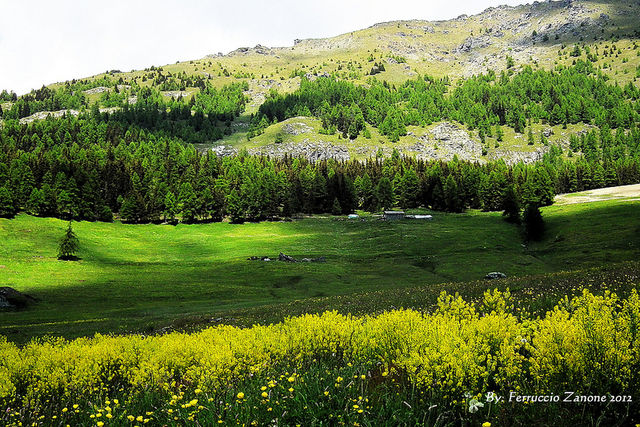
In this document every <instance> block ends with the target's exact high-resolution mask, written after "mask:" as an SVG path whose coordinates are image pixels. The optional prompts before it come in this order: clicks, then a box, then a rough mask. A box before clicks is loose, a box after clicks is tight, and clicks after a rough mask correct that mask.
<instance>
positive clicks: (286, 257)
mask: <svg viewBox="0 0 640 427" xmlns="http://www.w3.org/2000/svg"><path fill="white" fill-rule="evenodd" d="M278 261H284V262H298V261H297V260H296V259H295V258H294V257H291V256H289V255H285V254H283V253H282V252H280V255H278Z"/></svg>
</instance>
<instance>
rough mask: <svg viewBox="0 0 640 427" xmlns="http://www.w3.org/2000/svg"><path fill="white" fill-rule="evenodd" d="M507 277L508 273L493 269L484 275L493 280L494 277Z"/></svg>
mask: <svg viewBox="0 0 640 427" xmlns="http://www.w3.org/2000/svg"><path fill="white" fill-rule="evenodd" d="M506 277H507V275H506V274H504V273H501V272H499V271H492V272H491V273H488V274H487V275H486V276H484V278H485V279H489V280H493V279H505V278H506Z"/></svg>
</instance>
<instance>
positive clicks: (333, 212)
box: [331, 197, 342, 215]
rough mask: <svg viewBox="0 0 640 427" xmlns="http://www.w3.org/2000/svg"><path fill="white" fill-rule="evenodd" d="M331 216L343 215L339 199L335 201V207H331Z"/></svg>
mask: <svg viewBox="0 0 640 427" xmlns="http://www.w3.org/2000/svg"><path fill="white" fill-rule="evenodd" d="M331 215H342V206H340V202H339V201H338V198H337V197H335V198H334V199H333V206H332V207H331Z"/></svg>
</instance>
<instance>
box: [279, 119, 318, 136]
mask: <svg viewBox="0 0 640 427" xmlns="http://www.w3.org/2000/svg"><path fill="white" fill-rule="evenodd" d="M282 131H283V132H284V133H286V134H289V135H301V134H303V133H309V132H312V131H313V128H312V127H311V126H309V125H307V124H306V123H303V122H292V123H285V124H284V125H283V126H282Z"/></svg>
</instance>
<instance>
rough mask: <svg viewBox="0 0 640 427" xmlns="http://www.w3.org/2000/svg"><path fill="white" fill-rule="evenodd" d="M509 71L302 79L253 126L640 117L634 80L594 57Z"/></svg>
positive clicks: (349, 130) (346, 128)
mask: <svg viewBox="0 0 640 427" xmlns="http://www.w3.org/2000/svg"><path fill="white" fill-rule="evenodd" d="M509 74H510V73H509V72H502V74H501V75H500V76H496V75H495V73H493V72H490V73H488V74H482V75H479V76H474V77H471V78H469V79H464V80H461V81H459V82H458V84H457V85H455V87H452V84H451V83H450V82H449V79H448V78H443V79H434V78H431V77H428V76H424V77H422V78H417V79H413V80H408V81H406V82H405V83H403V84H402V85H400V86H399V87H395V86H390V85H389V84H388V83H387V82H386V81H382V82H380V81H378V80H376V79H375V78H374V77H372V78H370V79H369V84H368V86H367V87H365V86H357V85H354V84H353V83H350V82H347V81H338V80H335V79H333V78H318V79H316V80H314V81H308V80H304V79H303V81H302V84H301V86H300V89H299V90H297V91H296V92H294V93H292V94H287V95H281V94H278V93H273V94H272V96H271V97H270V98H269V99H267V100H266V102H265V103H264V104H262V105H261V107H260V110H259V114H258V115H256V117H255V118H254V123H253V128H254V133H260V131H261V129H263V128H264V127H265V125H268V124H269V123H270V122H272V121H273V120H277V121H282V120H284V119H287V118H290V117H295V116H310V115H314V116H317V117H319V118H320V119H321V120H322V123H323V126H324V128H325V130H326V131H328V132H329V133H333V132H335V131H336V130H337V131H339V132H341V133H342V134H343V136H344V137H345V138H347V137H349V138H351V139H353V138H355V137H357V136H358V134H359V133H360V132H362V131H364V130H365V123H368V124H370V125H371V126H374V127H376V128H378V129H379V130H380V132H381V133H382V134H383V135H387V136H388V137H389V138H390V139H391V141H397V140H398V139H399V137H400V136H403V135H405V134H406V128H405V126H408V125H416V126H427V125H429V124H431V123H433V122H437V121H440V120H445V119H447V120H456V121H458V122H460V123H464V124H466V125H467V126H468V127H469V128H470V129H478V130H479V133H480V137H481V139H482V138H483V136H492V135H494V134H499V130H496V125H507V126H510V127H512V128H513V129H515V131H516V132H519V133H524V131H525V128H526V127H527V124H528V123H531V122H532V121H533V122H544V123H549V124H551V125H558V124H562V125H567V124H569V123H580V122H582V123H587V124H592V125H595V126H598V127H601V128H605V127H607V128H609V129H617V128H624V129H629V128H630V127H631V124H632V123H638V118H639V112H640V103H639V102H638V100H639V99H640V89H638V88H637V87H636V86H634V85H633V84H631V83H629V84H628V85H626V86H625V87H624V88H621V87H619V86H618V85H616V84H611V82H608V81H607V77H606V76H604V75H603V74H601V72H600V71H596V70H595V69H594V68H593V65H592V64H591V63H589V62H584V61H581V60H578V61H577V62H576V65H574V66H572V67H568V68H567V67H558V68H557V69H556V70H555V71H545V70H537V71H533V69H532V68H531V67H525V68H524V69H523V71H522V72H520V73H518V74H513V75H511V76H510V75H509ZM365 136H366V135H365ZM496 136H498V135H496Z"/></svg>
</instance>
